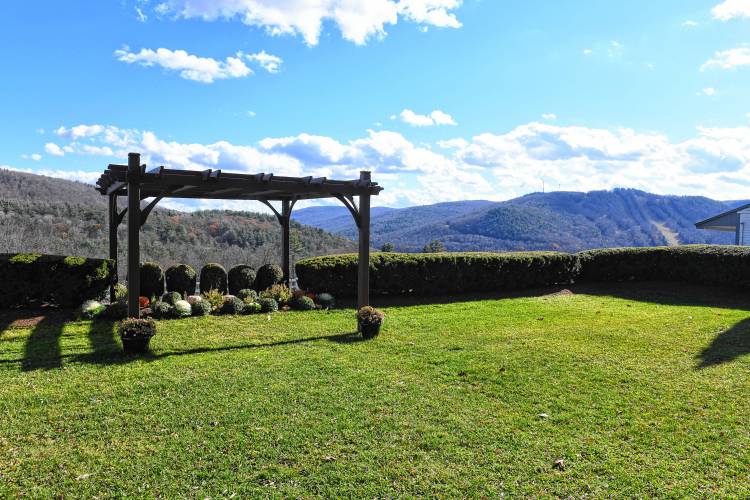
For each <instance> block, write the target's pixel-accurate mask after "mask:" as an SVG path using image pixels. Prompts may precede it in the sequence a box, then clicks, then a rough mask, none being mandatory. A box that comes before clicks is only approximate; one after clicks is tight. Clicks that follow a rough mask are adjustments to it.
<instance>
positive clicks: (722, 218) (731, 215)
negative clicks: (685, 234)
mask: <svg viewBox="0 0 750 500" xmlns="http://www.w3.org/2000/svg"><path fill="white" fill-rule="evenodd" d="M747 209H750V203H747V204H745V205H742V206H739V207H737V208H733V209H732V210H727V211H726V212H723V213H720V214H719V215H714V216H713V217H710V218H708V219H706V220H702V221H700V222H696V223H695V227H696V228H698V229H712V230H714V231H736V230H737V226H738V225H739V223H740V216H739V212H741V211H743V210H747Z"/></svg>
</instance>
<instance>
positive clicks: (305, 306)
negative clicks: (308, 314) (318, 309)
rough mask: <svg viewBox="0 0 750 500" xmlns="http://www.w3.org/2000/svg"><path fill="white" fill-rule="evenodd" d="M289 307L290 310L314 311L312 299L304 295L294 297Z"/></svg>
mask: <svg viewBox="0 0 750 500" xmlns="http://www.w3.org/2000/svg"><path fill="white" fill-rule="evenodd" d="M289 305H290V306H292V309H296V310H298V311H311V310H313V309H315V302H313V299H311V298H310V297H306V296H305V295H302V296H300V297H294V299H292V301H291V302H290V304H289Z"/></svg>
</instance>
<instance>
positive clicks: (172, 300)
mask: <svg viewBox="0 0 750 500" xmlns="http://www.w3.org/2000/svg"><path fill="white" fill-rule="evenodd" d="M178 300H182V295H180V294H179V293H177V292H167V293H165V294H164V295H163V296H162V298H161V301H162V302H166V303H167V304H169V305H170V306H173V305H175V304H176V303H177V301H178Z"/></svg>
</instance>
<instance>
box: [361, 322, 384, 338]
mask: <svg viewBox="0 0 750 500" xmlns="http://www.w3.org/2000/svg"><path fill="white" fill-rule="evenodd" d="M381 326H382V323H360V324H359V330H360V331H361V332H362V338H364V339H371V338H373V337H377V336H378V334H379V333H380V327H381Z"/></svg>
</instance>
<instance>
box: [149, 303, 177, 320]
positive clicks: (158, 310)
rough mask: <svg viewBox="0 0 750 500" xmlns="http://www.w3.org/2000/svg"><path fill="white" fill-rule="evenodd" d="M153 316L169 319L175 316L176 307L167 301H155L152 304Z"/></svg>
mask: <svg viewBox="0 0 750 500" xmlns="http://www.w3.org/2000/svg"><path fill="white" fill-rule="evenodd" d="M151 316H153V317H154V318H156V319H167V318H171V317H173V316H174V307H173V306H172V305H171V304H167V303H166V302H161V301H159V302H154V303H153V304H151Z"/></svg>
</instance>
